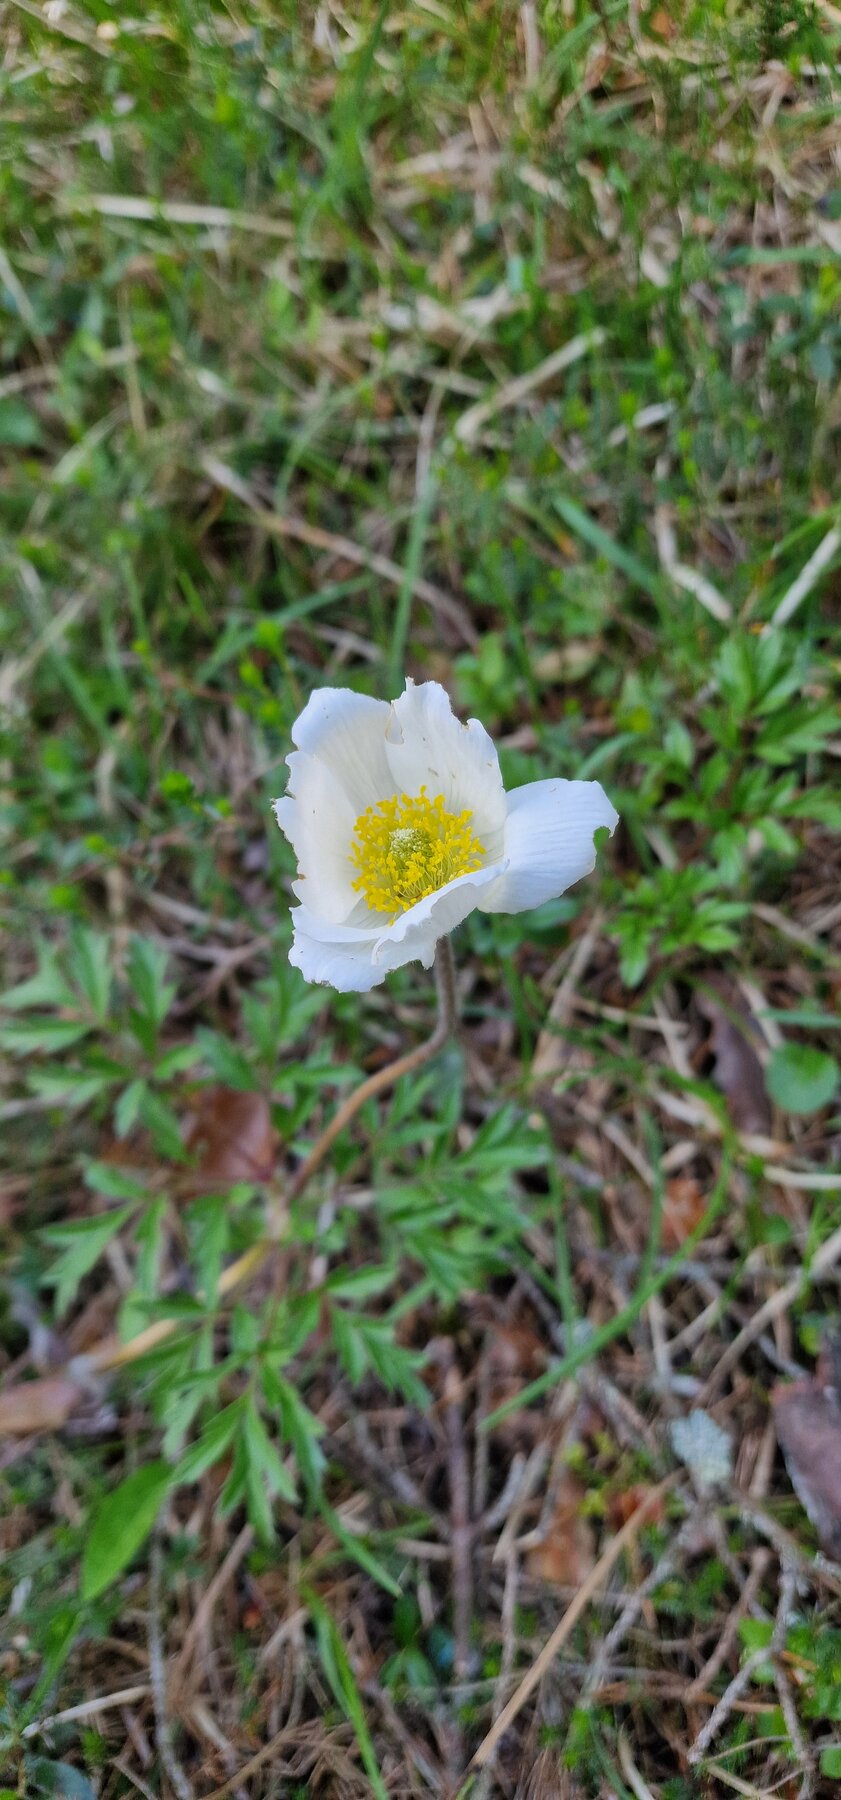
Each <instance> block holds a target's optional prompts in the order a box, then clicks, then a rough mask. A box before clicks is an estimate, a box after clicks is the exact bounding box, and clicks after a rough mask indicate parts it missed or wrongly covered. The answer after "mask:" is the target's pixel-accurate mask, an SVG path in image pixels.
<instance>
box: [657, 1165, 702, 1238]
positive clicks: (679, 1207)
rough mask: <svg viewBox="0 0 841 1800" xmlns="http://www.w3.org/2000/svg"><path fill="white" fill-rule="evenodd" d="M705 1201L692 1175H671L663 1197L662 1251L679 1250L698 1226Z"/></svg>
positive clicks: (698, 1183)
mask: <svg viewBox="0 0 841 1800" xmlns="http://www.w3.org/2000/svg"><path fill="white" fill-rule="evenodd" d="M705 1209H706V1200H705V1198H704V1194H703V1190H702V1188H701V1184H700V1182H698V1181H696V1180H695V1177H694V1175H673V1176H672V1179H671V1181H667V1182H666V1191H665V1194H664V1196H663V1249H664V1250H679V1249H680V1246H681V1244H683V1243H685V1241H686V1239H687V1238H688V1237H689V1235H690V1233H691V1232H693V1231H694V1230H695V1227H696V1225H700V1223H701V1220H702V1218H703V1216H704V1211H705Z"/></svg>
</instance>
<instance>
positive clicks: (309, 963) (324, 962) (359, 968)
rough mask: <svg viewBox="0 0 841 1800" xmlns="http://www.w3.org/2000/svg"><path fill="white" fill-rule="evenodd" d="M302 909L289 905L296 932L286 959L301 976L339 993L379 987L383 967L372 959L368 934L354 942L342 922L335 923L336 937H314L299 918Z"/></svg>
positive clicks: (358, 991)
mask: <svg viewBox="0 0 841 1800" xmlns="http://www.w3.org/2000/svg"><path fill="white" fill-rule="evenodd" d="M305 911H306V908H304V907H303V906H296V907H293V909H292V923H293V925H294V927H295V936H294V938H293V940H292V948H291V950H290V952H289V961H290V962H291V963H292V964H293V965H294V967H295V968H296V969H300V971H301V974H302V975H303V977H304V980H305V981H321V982H326V983H327V984H328V986H330V987H334V988H338V990H339V993H341V994H367V993H368V992H369V991H370V989H371V988H372V987H379V985H380V982H382V981H384V980H385V977H386V970H385V969H383V968H380V966H379V965H378V964H377V963H375V962H374V959H373V957H372V955H371V948H372V946H371V940H370V937H367V938H365V939H364V941H363V942H361V943H358V942H353V941H351V940H350V939H349V937H348V934H347V933H346V932H345V933H342V928H341V926H336V928H335V930H336V935H335V937H332V938H329V939H328V940H327V941H324V940H323V939H322V938H320V937H313V936H312V935H311V934H310V932H309V931H308V930H307V929H306V926H305V924H303V923H302V922H301V914H302V913H304V912H305Z"/></svg>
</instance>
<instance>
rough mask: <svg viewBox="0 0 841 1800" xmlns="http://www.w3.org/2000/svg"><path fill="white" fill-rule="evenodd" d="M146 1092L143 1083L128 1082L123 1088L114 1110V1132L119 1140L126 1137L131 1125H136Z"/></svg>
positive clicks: (145, 1086)
mask: <svg viewBox="0 0 841 1800" xmlns="http://www.w3.org/2000/svg"><path fill="white" fill-rule="evenodd" d="M146 1092H147V1084H146V1082H145V1081H142V1080H140V1079H138V1080H137V1081H130V1082H129V1084H128V1087H126V1088H123V1091H122V1093H121V1095H120V1098H119V1100H118V1101H117V1104H116V1106H115V1108H114V1130H115V1131H116V1133H117V1136H118V1137H119V1138H124V1137H128V1134H129V1132H130V1131H131V1128H132V1126H133V1125H136V1124H137V1116H138V1113H139V1112H140V1108H141V1106H142V1104H143V1100H144V1097H145V1095H146Z"/></svg>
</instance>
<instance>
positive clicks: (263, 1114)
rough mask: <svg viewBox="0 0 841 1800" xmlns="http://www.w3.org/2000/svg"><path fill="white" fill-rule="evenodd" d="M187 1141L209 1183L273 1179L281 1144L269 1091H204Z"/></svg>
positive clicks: (229, 1184) (202, 1176)
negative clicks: (267, 1095)
mask: <svg viewBox="0 0 841 1800" xmlns="http://www.w3.org/2000/svg"><path fill="white" fill-rule="evenodd" d="M185 1141H186V1145H187V1149H188V1150H192V1151H193V1153H194V1154H195V1155H196V1157H197V1162H196V1168H195V1175H196V1176H197V1177H198V1179H199V1180H200V1181H201V1182H202V1183H203V1184H204V1185H206V1186H212V1187H214V1188H227V1187H233V1185H234V1183H235V1182H237V1181H268V1180H269V1179H270V1177H271V1175H272V1173H273V1171H274V1166H275V1160H276V1157H277V1147H278V1143H279V1138H278V1134H277V1132H276V1131H275V1129H274V1126H273V1124H272V1115H271V1111H270V1109H269V1103H268V1101H267V1100H266V1098H265V1096H264V1095H263V1094H251V1093H243V1092H241V1090H240V1089H239V1088H228V1087H212V1088H206V1089H205V1090H204V1092H203V1093H202V1094H201V1096H200V1098H199V1102H198V1106H197V1108H196V1111H195V1113H194V1114H193V1116H192V1117H191V1119H190V1120H189V1123H188V1126H187V1130H186V1134H185Z"/></svg>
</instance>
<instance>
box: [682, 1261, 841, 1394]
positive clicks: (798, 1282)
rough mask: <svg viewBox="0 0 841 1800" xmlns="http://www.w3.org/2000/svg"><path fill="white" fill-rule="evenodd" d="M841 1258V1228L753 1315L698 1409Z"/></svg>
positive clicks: (730, 1346) (718, 1368)
mask: <svg viewBox="0 0 841 1800" xmlns="http://www.w3.org/2000/svg"><path fill="white" fill-rule="evenodd" d="M839 1257H841V1227H839V1229H838V1230H837V1231H834V1232H833V1233H832V1235H831V1237H828V1238H827V1240H826V1243H825V1244H822V1245H821V1247H820V1249H819V1250H816V1252H815V1254H814V1256H813V1257H812V1260H811V1262H810V1263H809V1265H808V1267H806V1268H801V1269H799V1270H798V1272H797V1274H796V1275H793V1276H792V1277H791V1280H790V1281H787V1282H786V1283H785V1286H784V1287H781V1288H778V1289H777V1291H776V1293H774V1294H771V1295H770V1296H769V1298H768V1299H767V1300H766V1301H765V1303H764V1305H763V1306H760V1308H759V1311H758V1312H756V1313H754V1315H753V1318H752V1319H750V1320H749V1321H748V1323H747V1325H744V1326H743V1327H742V1330H741V1331H740V1332H739V1333H738V1335H737V1336H736V1337H734V1339H733V1342H732V1343H731V1344H728V1346H727V1349H726V1350H725V1352H724V1355H723V1356H720V1357H719V1359H718V1362H717V1363H716V1365H715V1368H714V1369H713V1371H712V1373H711V1375H709V1376H708V1378H707V1380H706V1381H705V1383H704V1386H703V1388H702V1389H701V1392H700V1394H699V1396H698V1400H697V1405H698V1406H708V1405H709V1402H710V1400H711V1399H712V1397H713V1395H714V1394H715V1392H716V1390H717V1388H718V1387H719V1384H720V1382H721V1381H722V1378H723V1377H724V1376H725V1375H726V1374H728V1372H729V1371H730V1369H732V1368H734V1367H735V1365H736V1363H737V1362H738V1361H739V1358H740V1356H741V1355H742V1353H743V1351H745V1350H746V1349H747V1347H748V1345H749V1344H753V1343H755V1341H756V1339H757V1338H758V1337H761V1336H762V1333H763V1331H764V1330H765V1327H766V1325H768V1324H769V1323H770V1321H771V1320H772V1319H776V1318H778V1317H779V1315H780V1313H783V1312H785V1311H786V1310H787V1308H788V1307H789V1306H791V1305H792V1303H793V1301H795V1300H796V1299H797V1298H798V1295H799V1294H800V1293H801V1291H802V1290H803V1288H805V1287H808V1286H811V1284H812V1282H813V1281H816V1280H817V1279H818V1277H819V1276H820V1275H823V1274H825V1272H826V1271H827V1270H828V1269H831V1268H832V1265H833V1263H835V1262H837V1261H838V1258H839Z"/></svg>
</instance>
